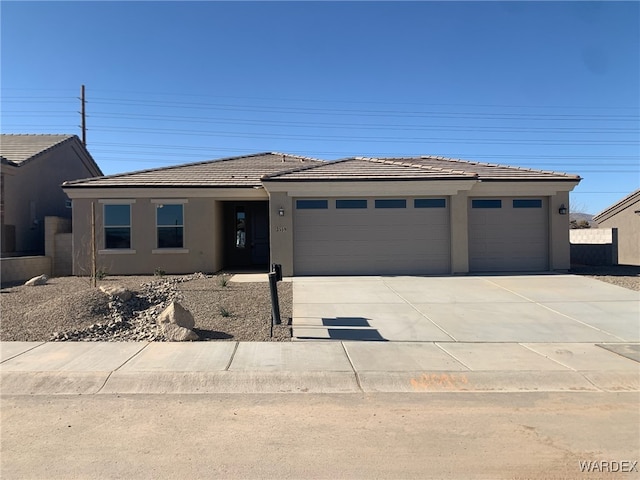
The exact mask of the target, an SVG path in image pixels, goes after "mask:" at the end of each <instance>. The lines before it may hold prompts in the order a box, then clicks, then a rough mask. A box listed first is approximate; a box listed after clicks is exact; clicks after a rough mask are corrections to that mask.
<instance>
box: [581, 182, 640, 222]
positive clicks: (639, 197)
mask: <svg viewBox="0 0 640 480" xmlns="http://www.w3.org/2000/svg"><path fill="white" fill-rule="evenodd" d="M637 201H640V189H638V190H636V191H635V192H632V193H630V194H629V195H627V196H626V197H624V198H623V199H622V200H620V201H619V202H618V203H615V204H613V205H611V206H610V207H608V208H607V209H605V210H603V211H602V212H600V213H599V214H597V215H596V216H594V217H593V220H594V221H596V222H598V223H600V222H604V221H605V220H608V219H610V218H611V217H613V216H614V215H616V214H618V213H620V212H622V211H623V210H625V209H627V208H628V207H630V206H631V205H633V204H634V203H636V202H637Z"/></svg>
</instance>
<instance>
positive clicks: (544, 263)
mask: <svg viewBox="0 0 640 480" xmlns="http://www.w3.org/2000/svg"><path fill="white" fill-rule="evenodd" d="M548 268H549V226H548V206H547V199H546V198H544V197H539V198H530V197H527V198H514V197H508V198H472V199H470V200H469V270H470V271H472V272H538V271H545V270H548Z"/></svg>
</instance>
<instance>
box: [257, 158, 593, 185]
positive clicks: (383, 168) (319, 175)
mask: <svg viewBox="0 0 640 480" xmlns="http://www.w3.org/2000/svg"><path fill="white" fill-rule="evenodd" d="M377 179H385V180H388V179H408V180H428V179H431V180H460V179H477V180H489V181H491V180H570V181H579V180H580V177H579V176H577V175H569V174H566V173H558V172H551V171H543V170H533V169H527V168H521V167H509V166H506V165H497V164H491V163H480V162H469V161H465V160H456V159H452V158H445V157H435V156H422V157H402V158H365V157H355V158H349V159H344V160H336V161H333V162H326V163H324V164H321V165H312V166H309V167H306V168H300V169H298V170H295V171H290V172H280V173H275V174H272V175H269V176H268V177H266V178H265V180H267V181H269V180H277V181H281V180H284V181H305V180H308V181H336V180H345V181H348V180H377Z"/></svg>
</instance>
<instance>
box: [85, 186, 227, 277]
mask: <svg viewBox="0 0 640 480" xmlns="http://www.w3.org/2000/svg"><path fill="white" fill-rule="evenodd" d="M154 200H155V199H153V198H136V199H133V198H132V199H117V200H110V199H99V200H90V199H75V200H74V202H73V222H74V230H73V244H74V268H73V273H74V274H75V275H88V274H90V272H91V263H90V262H91V260H90V259H91V228H90V225H91V206H92V204H93V205H94V208H95V224H96V250H97V251H98V254H97V267H98V269H103V270H105V271H106V272H107V273H108V274H112V275H134V274H150V273H153V272H154V270H155V269H160V270H164V271H165V272H167V273H174V274H180V273H193V272H215V271H217V270H220V269H221V268H222V253H221V252H222V235H221V230H222V210H221V206H220V202H219V201H217V200H213V199H209V198H188V199H187V198H174V199H171V198H164V199H162V200H163V201H164V202H166V203H167V204H170V203H172V202H173V203H182V204H183V208H184V247H183V248H182V249H178V250H172V249H158V248H157V247H158V245H157V237H156V209H157V205H158V203H157V201H156V202H154ZM115 202H117V203H123V202H128V204H130V205H131V249H129V250H120V249H111V250H109V249H105V236H104V228H103V224H104V206H105V205H108V204H112V203H115Z"/></svg>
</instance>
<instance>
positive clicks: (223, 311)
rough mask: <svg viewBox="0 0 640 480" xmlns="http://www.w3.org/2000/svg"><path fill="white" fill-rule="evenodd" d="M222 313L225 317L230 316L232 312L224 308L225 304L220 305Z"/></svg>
mask: <svg viewBox="0 0 640 480" xmlns="http://www.w3.org/2000/svg"><path fill="white" fill-rule="evenodd" d="M220 315H221V316H222V317H224V318H228V317H230V316H231V312H230V311H229V310H227V309H226V308H224V307H223V306H220Z"/></svg>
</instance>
